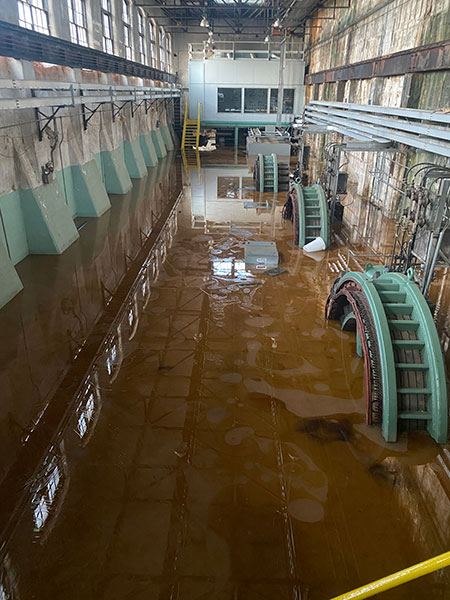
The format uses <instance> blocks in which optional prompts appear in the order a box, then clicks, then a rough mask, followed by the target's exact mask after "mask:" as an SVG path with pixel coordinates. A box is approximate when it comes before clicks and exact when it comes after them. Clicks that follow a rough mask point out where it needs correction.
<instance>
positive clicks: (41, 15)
mask: <svg viewBox="0 0 450 600" xmlns="http://www.w3.org/2000/svg"><path fill="white" fill-rule="evenodd" d="M17 7H18V10H19V25H20V26H21V27H26V28H27V29H32V30H33V31H38V32H39V33H46V34H47V35H49V34H50V27H49V24H48V6H47V0H18V2H17Z"/></svg>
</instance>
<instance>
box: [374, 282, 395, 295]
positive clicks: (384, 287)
mask: <svg viewBox="0 0 450 600" xmlns="http://www.w3.org/2000/svg"><path fill="white" fill-rule="evenodd" d="M373 283H374V286H375V287H376V288H377V290H378V291H386V292H397V291H398V290H399V289H400V286H399V285H398V283H389V282H387V281H378V280H375V281H374V282H373Z"/></svg>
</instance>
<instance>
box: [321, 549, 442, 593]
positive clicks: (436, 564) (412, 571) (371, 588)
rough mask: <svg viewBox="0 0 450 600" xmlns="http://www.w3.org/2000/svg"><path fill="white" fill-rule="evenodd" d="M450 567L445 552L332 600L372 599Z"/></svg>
mask: <svg viewBox="0 0 450 600" xmlns="http://www.w3.org/2000/svg"><path fill="white" fill-rule="evenodd" d="M448 566H450V552H444V553H443V554H439V555H438V556H435V557H434V558H429V559H428V560H425V561H424V562H421V563H418V564H416V565H414V566H412V567H407V568H406V569H403V570H401V571H397V572H396V573H393V574H392V575H388V576H387V577H383V578H382V579H378V580H377V581H373V582H372V583H368V584H367V585H363V586H362V587H360V588H357V589H355V590H352V591H351V592H347V593H346V594H341V595H340V596H335V597H334V598H331V600H364V599H365V598H371V597H372V596H375V594H379V593H381V592H386V591H387V590H391V589H392V588H395V587H398V586H400V585H403V584H404V583H408V582H409V581H413V580H414V579H418V578H419V577H423V576H424V575H429V574H430V573H434V572H435V571H438V570H439V569H443V568H444V567H448Z"/></svg>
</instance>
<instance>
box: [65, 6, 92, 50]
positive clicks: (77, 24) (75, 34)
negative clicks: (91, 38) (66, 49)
mask: <svg viewBox="0 0 450 600" xmlns="http://www.w3.org/2000/svg"><path fill="white" fill-rule="evenodd" d="M67 8H68V10H69V27H70V39H71V40H72V42H73V43H74V44H81V45H82V46H87V19H86V0H67Z"/></svg>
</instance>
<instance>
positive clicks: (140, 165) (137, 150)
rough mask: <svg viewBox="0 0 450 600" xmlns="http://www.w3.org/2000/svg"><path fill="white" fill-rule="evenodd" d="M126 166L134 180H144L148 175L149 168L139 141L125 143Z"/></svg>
mask: <svg viewBox="0 0 450 600" xmlns="http://www.w3.org/2000/svg"><path fill="white" fill-rule="evenodd" d="M123 152H124V156H125V164H126V166H127V169H128V173H129V175H130V177H131V178H132V179H142V177H144V176H145V175H147V166H146V164H145V160H144V157H143V155H142V150H141V145H140V143H139V139H138V138H136V139H135V140H132V141H129V140H127V141H125V142H124V143H123Z"/></svg>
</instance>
